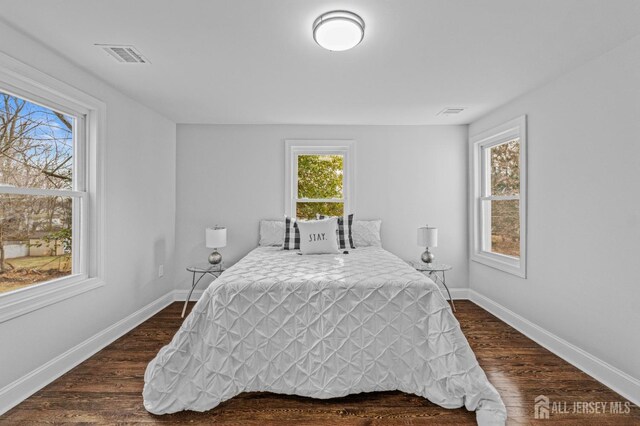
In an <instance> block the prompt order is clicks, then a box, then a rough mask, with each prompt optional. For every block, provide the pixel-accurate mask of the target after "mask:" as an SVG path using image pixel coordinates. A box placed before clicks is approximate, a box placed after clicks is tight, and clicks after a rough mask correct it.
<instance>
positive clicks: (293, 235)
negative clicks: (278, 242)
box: [283, 216, 300, 250]
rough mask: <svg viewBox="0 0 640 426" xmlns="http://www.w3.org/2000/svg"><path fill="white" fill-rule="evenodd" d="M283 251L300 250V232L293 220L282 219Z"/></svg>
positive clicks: (288, 218)
mask: <svg viewBox="0 0 640 426" xmlns="http://www.w3.org/2000/svg"><path fill="white" fill-rule="evenodd" d="M283 248H284V249H285V250H298V249H299V248H300V230H299V229H298V224H297V222H296V220H295V219H292V218H290V217H288V216H285V217H284V245H283Z"/></svg>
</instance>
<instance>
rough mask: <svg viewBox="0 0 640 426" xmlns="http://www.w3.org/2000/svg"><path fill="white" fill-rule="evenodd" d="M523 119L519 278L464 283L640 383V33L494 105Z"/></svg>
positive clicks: (485, 122) (494, 276)
mask: <svg viewBox="0 0 640 426" xmlns="http://www.w3.org/2000/svg"><path fill="white" fill-rule="evenodd" d="M522 114H527V116H528V144H529V147H528V155H529V159H528V167H529V173H528V178H529V187H528V189H529V199H528V202H529V224H528V256H529V257H528V278H527V279H526V280H524V279H520V278H517V277H515V276H512V275H509V274H506V273H503V272H500V271H497V270H494V269H491V268H489V267H486V266H483V265H481V264H478V263H475V262H470V269H469V273H470V277H471V281H470V287H471V288H472V289H474V290H476V291H478V292H480V293H481V294H483V295H485V296H487V297H489V298H490V299H493V300H494V301H496V302H498V303H500V304H502V305H503V306H505V307H507V308H508V309H510V310H512V311H514V312H515V313H517V314H519V315H521V316H523V317H524V318H526V319H528V320H529V321H531V322H533V323H535V324H538V325H539V326H541V327H543V328H545V329H546V330H548V331H550V332H552V333H554V334H556V335H557V336H559V337H561V338H563V339H565V340H567V341H568V342H570V343H572V344H574V345H576V346H578V347H579V348H582V349H583V350H585V351H587V352H589V353H591V354H592V355H595V356H596V357H598V358H600V359H602V360H604V361H605V362H607V363H609V364H611V365H613V366H615V367H617V368H619V369H620V370H622V371H624V372H626V373H627V374H630V375H631V376H634V377H636V378H640V338H639V326H640V308H639V306H640V286H639V284H640V282H639V277H640V262H639V261H638V256H639V255H640V248H639V247H640V245H639V244H640V198H638V189H639V185H640V141H638V135H640V38H635V39H633V40H631V41H630V42H627V43H626V44H624V45H622V46H620V47H619V48H617V49H615V50H613V51H611V52H609V53H607V54H605V55H603V56H601V57H599V58H597V59H596V60H594V61H592V62H590V63H588V64H586V65H584V66H582V67H580V68H579V69H577V70H575V71H573V72H571V73H569V74H567V75H565V76H563V77H561V78H559V79H557V80H555V81H553V82H552V83H550V84H548V85H546V86H545V87H542V88H540V89H538V90H536V91H534V92H531V93H529V94H527V95H525V96H523V97H521V98H519V99H517V100H515V101H514V102H511V103H509V104H508V105H506V106H504V107H501V108H499V109H498V110H497V111H494V112H493V113H491V114H489V115H488V116H486V117H484V118H483V119H481V120H479V121H477V122H475V123H473V124H472V125H471V126H470V129H469V133H470V134H475V133H478V132H481V131H483V130H486V129H488V128H491V127H493V126H495V125H497V124H500V123H502V122H504V121H507V120H509V119H511V118H514V117H517V116H519V115H522Z"/></svg>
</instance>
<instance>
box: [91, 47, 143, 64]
mask: <svg viewBox="0 0 640 426" xmlns="http://www.w3.org/2000/svg"><path fill="white" fill-rule="evenodd" d="M96 46H98V47H99V48H101V49H102V50H104V51H105V52H107V53H108V54H109V55H111V56H112V57H114V58H115V59H116V60H117V61H118V62H122V63H126V64H148V63H149V61H148V60H147V59H146V58H145V57H144V56H142V53H140V52H139V51H138V49H136V48H135V47H133V46H117V45H111V44H96Z"/></svg>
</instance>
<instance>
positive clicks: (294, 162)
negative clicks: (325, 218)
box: [284, 139, 355, 217]
mask: <svg viewBox="0 0 640 426" xmlns="http://www.w3.org/2000/svg"><path fill="white" fill-rule="evenodd" d="M300 155H342V156H343V162H342V167H343V174H342V197H343V198H342V199H337V198H327V199H324V198H322V199H315V198H313V199H311V198H309V199H307V198H298V156H300ZM354 156H355V141H354V140H351V139H345V140H343V139H338V140H327V139H312V140H307V139H304V140H300V139H288V140H285V197H284V211H285V215H286V216H289V217H296V206H297V203H298V202H312V203H313V202H334V203H337V202H341V203H343V215H345V216H346V215H348V214H349V213H350V212H352V211H353V209H354V208H355V203H354V200H353V194H354V175H355V161H354Z"/></svg>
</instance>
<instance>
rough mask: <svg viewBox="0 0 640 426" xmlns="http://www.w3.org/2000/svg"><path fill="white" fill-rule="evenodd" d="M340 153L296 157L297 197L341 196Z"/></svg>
mask: <svg viewBox="0 0 640 426" xmlns="http://www.w3.org/2000/svg"><path fill="white" fill-rule="evenodd" d="M342 160H343V157H342V155H301V156H299V157H298V198H342V174H343V172H342V167H343V165H342V162H343V161H342Z"/></svg>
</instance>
